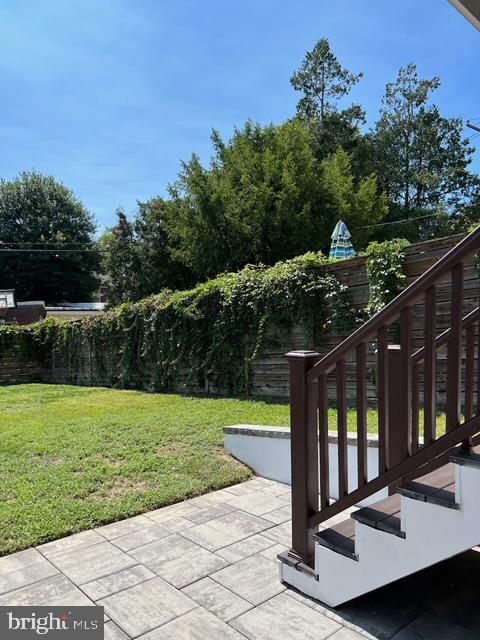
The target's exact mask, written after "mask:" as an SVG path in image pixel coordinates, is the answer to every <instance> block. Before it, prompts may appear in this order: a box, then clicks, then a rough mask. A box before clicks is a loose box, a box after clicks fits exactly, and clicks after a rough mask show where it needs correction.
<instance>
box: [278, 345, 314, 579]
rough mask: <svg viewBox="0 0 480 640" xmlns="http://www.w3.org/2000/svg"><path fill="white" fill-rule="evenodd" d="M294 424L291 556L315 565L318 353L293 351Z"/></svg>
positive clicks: (291, 370)
mask: <svg viewBox="0 0 480 640" xmlns="http://www.w3.org/2000/svg"><path fill="white" fill-rule="evenodd" d="M286 357H287V359H288V362H289V364H290V425H291V463H292V548H291V550H290V551H289V555H290V557H292V558H293V559H294V560H298V561H301V562H304V563H305V564H308V565H310V566H313V560H314V549H315V546H314V541H313V532H314V530H313V529H311V528H310V526H309V518H310V516H311V515H313V514H314V513H316V512H317V511H318V492H319V476H318V426H317V425H318V420H317V416H318V404H317V401H318V397H317V396H318V384H317V381H316V380H314V381H313V382H307V373H308V371H309V370H310V369H311V367H312V366H313V365H314V364H315V363H316V362H318V360H319V359H320V357H321V356H320V354H319V353H316V352H315V351H290V352H289V353H287V354H286Z"/></svg>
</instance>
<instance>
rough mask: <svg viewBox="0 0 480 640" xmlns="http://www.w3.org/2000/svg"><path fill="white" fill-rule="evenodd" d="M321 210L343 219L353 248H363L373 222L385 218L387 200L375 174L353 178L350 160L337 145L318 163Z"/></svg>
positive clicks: (371, 232) (332, 217) (371, 231)
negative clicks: (322, 203)
mask: <svg viewBox="0 0 480 640" xmlns="http://www.w3.org/2000/svg"><path fill="white" fill-rule="evenodd" d="M322 174H323V175H322V184H323V200H324V205H323V211H324V212H325V213H327V218H330V219H333V220H335V221H336V220H343V221H344V222H345V224H346V225H347V227H348V228H349V231H350V233H351V234H352V242H353V245H354V247H355V249H356V250H357V251H360V250H363V249H365V248H366V246H367V243H368V240H369V239H370V237H371V236H372V235H374V231H375V227H374V226H372V225H375V224H377V223H379V222H381V221H382V220H384V219H385V217H386V215H387V213H388V201H387V198H386V196H385V194H384V193H382V192H379V189H378V185H377V178H376V176H375V174H370V175H369V176H366V177H364V178H360V179H357V178H355V176H354V174H353V172H352V164H351V159H350V157H349V155H348V154H347V152H346V151H345V150H344V149H342V148H341V147H339V148H338V149H337V151H336V152H335V153H333V154H332V155H330V156H329V157H328V158H326V159H325V160H324V161H323V162H322Z"/></svg>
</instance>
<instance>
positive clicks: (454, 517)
mask: <svg viewBox="0 0 480 640" xmlns="http://www.w3.org/2000/svg"><path fill="white" fill-rule="evenodd" d="M479 497H480V469H478V468H474V467H469V466H463V465H456V500H457V502H458V503H459V504H460V509H459V510H454V509H448V508H445V507H442V506H439V505H436V504H431V503H427V502H421V501H419V500H414V499H411V498H408V497H405V496H402V529H403V530H404V531H405V532H406V538H405V539H402V538H399V537H398V536H394V535H391V534H388V533H385V532H382V531H378V530H376V529H374V528H372V527H369V526H366V525H364V524H362V523H360V522H357V523H356V525H355V551H356V553H357V555H358V558H359V560H358V562H355V561H353V560H351V559H348V558H345V557H344V556H341V555H340V554H338V553H335V552H332V551H330V550H329V549H326V548H325V547H322V546H321V545H318V544H317V545H316V548H315V570H316V572H317V573H318V576H319V580H318V581H316V580H314V579H312V578H308V577H307V576H306V575H305V574H301V573H300V572H299V571H296V570H295V569H292V568H291V567H285V569H290V571H285V569H283V568H282V576H283V579H284V580H285V581H286V582H288V583H289V584H292V585H293V586H295V587H297V588H298V589H300V590H301V591H303V592H304V593H308V595H310V596H311V597H313V598H316V599H317V600H321V601H322V602H325V603H326V604H328V605H330V606H337V605H339V604H342V603H343V602H346V601H348V600H351V599H352V598H355V597H358V596H359V595H362V594H364V593H367V592H369V591H372V590H373V589H376V588H378V587H381V586H383V585H386V584H388V583H390V582H393V581H395V580H397V579H399V578H402V577H404V576H407V575H410V574H412V573H415V572H417V571H420V570H421V569H424V568H426V567H428V566H430V565H432V564H435V563H437V562H440V561H441V560H444V559H446V558H449V557H451V556H454V555H456V554H458V553H461V552H462V551H465V550H467V549H470V548H471V547H473V546H476V545H477V544H479V543H480V509H479Z"/></svg>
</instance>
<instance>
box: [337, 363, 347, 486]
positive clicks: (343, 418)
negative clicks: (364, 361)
mask: <svg viewBox="0 0 480 640" xmlns="http://www.w3.org/2000/svg"><path fill="white" fill-rule="evenodd" d="M336 375H337V425H338V497H339V498H343V497H344V496H346V495H347V493H348V451H347V392H346V391H347V389H346V370H345V359H344V358H342V359H341V360H339V361H338V362H337V366H336Z"/></svg>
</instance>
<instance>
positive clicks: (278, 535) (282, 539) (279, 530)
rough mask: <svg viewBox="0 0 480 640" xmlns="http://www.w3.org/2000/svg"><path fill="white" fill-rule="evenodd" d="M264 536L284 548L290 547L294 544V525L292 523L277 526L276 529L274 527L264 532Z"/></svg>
mask: <svg viewBox="0 0 480 640" xmlns="http://www.w3.org/2000/svg"><path fill="white" fill-rule="evenodd" d="M271 524H272V523H270V525H271ZM263 535H264V536H265V537H266V538H270V540H273V541H274V542H276V543H278V544H281V545H283V546H284V547H290V545H291V542H292V525H291V524H290V522H284V523H282V524H277V526H276V527H272V528H270V529H267V530H266V531H264V532H263Z"/></svg>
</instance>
